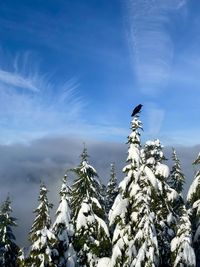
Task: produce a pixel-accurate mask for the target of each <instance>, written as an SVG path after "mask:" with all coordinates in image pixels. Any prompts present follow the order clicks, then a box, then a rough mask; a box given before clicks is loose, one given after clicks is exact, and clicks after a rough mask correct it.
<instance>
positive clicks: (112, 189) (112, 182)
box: [106, 163, 118, 214]
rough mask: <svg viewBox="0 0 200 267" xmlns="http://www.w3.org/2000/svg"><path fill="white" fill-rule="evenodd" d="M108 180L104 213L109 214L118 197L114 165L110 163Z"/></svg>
mask: <svg viewBox="0 0 200 267" xmlns="http://www.w3.org/2000/svg"><path fill="white" fill-rule="evenodd" d="M110 167H111V170H110V179H109V182H108V185H107V190H106V212H107V214H108V213H109V211H110V209H111V207H112V205H113V203H114V201H115V198H116V196H117V195H118V186H117V178H116V173H115V164H114V163H112V164H111V165H110Z"/></svg>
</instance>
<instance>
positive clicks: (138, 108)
mask: <svg viewBox="0 0 200 267" xmlns="http://www.w3.org/2000/svg"><path fill="white" fill-rule="evenodd" d="M142 106H143V105H141V104H139V105H138V106H137V107H135V108H134V110H133V112H132V114H131V117H134V116H135V115H136V114H137V113H139V112H140V110H141V108H142Z"/></svg>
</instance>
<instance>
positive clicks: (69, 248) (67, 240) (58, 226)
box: [52, 175, 76, 267]
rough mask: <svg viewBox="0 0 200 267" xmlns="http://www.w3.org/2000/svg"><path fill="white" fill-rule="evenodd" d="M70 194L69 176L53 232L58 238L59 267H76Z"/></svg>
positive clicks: (65, 178) (61, 197)
mask: <svg viewBox="0 0 200 267" xmlns="http://www.w3.org/2000/svg"><path fill="white" fill-rule="evenodd" d="M70 192H71V189H70V187H69V186H68V185H67V175H65V176H64V178H63V183H62V186H61V190H60V203H59V207H58V209H57V211H56V220H55V222H54V224H53V228H52V230H53V232H54V234H55V236H56V238H57V243H58V244H57V247H58V266H59V267H66V266H75V264H76V253H75V251H74V248H73V245H72V238H73V235H74V229H73V225H72V222H71V210H70Z"/></svg>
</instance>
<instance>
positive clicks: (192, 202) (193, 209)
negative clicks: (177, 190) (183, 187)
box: [187, 153, 200, 267]
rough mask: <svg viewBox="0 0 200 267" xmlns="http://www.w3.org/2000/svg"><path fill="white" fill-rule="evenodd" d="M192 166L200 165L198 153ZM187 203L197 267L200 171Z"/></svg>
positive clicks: (198, 264)
mask: <svg viewBox="0 0 200 267" xmlns="http://www.w3.org/2000/svg"><path fill="white" fill-rule="evenodd" d="M194 164H195V165H197V164H200V153H199V155H198V157H197V159H196V160H195V162H194ZM187 201H188V204H189V207H190V214H191V223H192V230H193V246H194V249H195V254H196V261H197V267H198V266H200V171H197V172H196V175H195V178H194V181H193V182H192V184H191V186H190V188H189V191H188V195H187Z"/></svg>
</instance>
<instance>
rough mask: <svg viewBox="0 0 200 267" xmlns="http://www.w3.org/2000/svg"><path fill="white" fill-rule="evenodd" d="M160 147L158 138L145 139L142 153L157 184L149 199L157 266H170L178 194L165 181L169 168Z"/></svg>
mask: <svg viewBox="0 0 200 267" xmlns="http://www.w3.org/2000/svg"><path fill="white" fill-rule="evenodd" d="M162 148H163V147H162V145H161V144H160V141H159V140H158V139H157V140H155V141H147V142H146V144H145V146H144V150H143V151H142V155H143V160H145V161H146V165H147V166H148V167H149V169H151V171H152V172H153V174H154V175H155V177H156V183H157V186H158V190H157V191H156V193H155V194H154V195H153V197H152V200H151V209H152V210H153V211H154V214H155V228H156V232H157V237H158V247H159V255H160V256H159V258H160V264H159V266H160V267H165V266H166V267H171V258H170V254H171V251H170V248H171V240H172V239H173V238H174V236H175V225H176V221H177V219H178V218H177V216H176V213H175V212H174V210H173V204H174V203H175V202H176V201H178V199H179V194H178V193H177V192H176V191H175V190H174V189H172V188H171V187H170V186H169V185H168V183H167V179H168V177H169V168H168V166H167V165H165V164H163V163H162V161H163V160H165V157H164V154H163V151H162Z"/></svg>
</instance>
